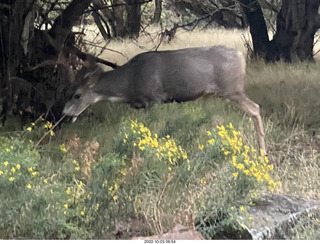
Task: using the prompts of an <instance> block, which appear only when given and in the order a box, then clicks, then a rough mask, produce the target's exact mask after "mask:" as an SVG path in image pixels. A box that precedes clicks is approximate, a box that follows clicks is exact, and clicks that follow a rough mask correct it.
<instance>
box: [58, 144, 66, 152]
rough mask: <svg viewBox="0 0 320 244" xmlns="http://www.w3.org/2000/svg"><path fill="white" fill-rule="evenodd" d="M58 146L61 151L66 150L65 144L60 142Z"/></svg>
mask: <svg viewBox="0 0 320 244" xmlns="http://www.w3.org/2000/svg"><path fill="white" fill-rule="evenodd" d="M59 147H60V150H61V151H62V152H67V149H66V146H65V145H64V144H61V145H60V146H59Z"/></svg>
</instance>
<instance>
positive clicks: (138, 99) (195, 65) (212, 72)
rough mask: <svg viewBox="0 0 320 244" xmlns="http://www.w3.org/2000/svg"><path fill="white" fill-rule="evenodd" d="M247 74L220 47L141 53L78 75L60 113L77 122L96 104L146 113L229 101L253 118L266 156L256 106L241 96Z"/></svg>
mask: <svg viewBox="0 0 320 244" xmlns="http://www.w3.org/2000/svg"><path fill="white" fill-rule="evenodd" d="M245 68H246V62H245V59H244V57H243V55H242V54H241V53H240V52H239V51H237V50H235V49H231V48H227V47H224V46H213V47H203V48H189V49H181V50H175V51H158V52H147V53H142V54H139V55H137V56H135V57H134V58H132V59H131V60H130V61H129V62H128V63H126V64H124V65H123V66H121V67H119V68H118V69H116V70H113V71H108V72H104V71H103V70H102V69H101V68H100V67H99V66H98V65H93V66H92V67H89V68H83V69H82V70H80V71H79V73H78V74H77V76H76V79H77V80H79V81H80V85H79V87H78V89H77V90H76V92H75V94H74V96H73V97H72V99H71V100H70V101H68V102H67V103H66V105H65V108H64V110H63V113H64V114H66V115H69V116H73V117H75V118H76V117H77V116H78V115H79V114H80V113H81V112H82V111H83V110H85V109H86V108H87V107H88V106H89V105H91V104H93V103H95V102H98V101H100V100H109V101H111V102H123V103H129V104H131V106H133V107H135V108H147V107H150V106H152V105H153V104H155V103H159V102H172V101H177V102H184V101H189V100H194V99H196V98H198V97H201V96H204V95H206V96H207V95H210V94H212V95H216V96H219V97H222V98H227V99H230V100H231V101H232V102H233V103H234V104H235V105H236V106H237V107H238V108H240V109H241V110H243V111H245V112H246V113H247V114H248V115H249V116H250V117H252V119H253V121H254V124H255V129H256V130H257V134H258V143H259V147H260V149H261V150H262V151H264V152H266V149H265V142H264V131H263V124H262V120H261V117H260V112H259V106H258V105H257V104H255V103H254V102H253V101H251V100H250V99H249V98H247V97H246V95H245V93H244V76H245Z"/></svg>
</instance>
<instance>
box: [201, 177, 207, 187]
mask: <svg viewBox="0 0 320 244" xmlns="http://www.w3.org/2000/svg"><path fill="white" fill-rule="evenodd" d="M206 184H207V182H206V178H205V177H203V178H201V179H200V186H205V185H206Z"/></svg>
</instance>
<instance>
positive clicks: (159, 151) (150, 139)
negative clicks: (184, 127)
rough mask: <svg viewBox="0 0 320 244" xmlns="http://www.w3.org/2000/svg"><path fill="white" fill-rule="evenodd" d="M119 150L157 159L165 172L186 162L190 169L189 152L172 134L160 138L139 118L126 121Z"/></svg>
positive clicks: (120, 136)
mask: <svg viewBox="0 0 320 244" xmlns="http://www.w3.org/2000/svg"><path fill="white" fill-rule="evenodd" d="M117 150H118V151H120V152H121V153H125V154H127V153H129V154H132V152H135V153H136V155H139V156H140V157H143V158H145V159H147V160H146V163H147V162H148V161H156V162H157V164H158V165H159V166H163V167H164V172H167V171H172V170H173V168H174V167H176V166H178V165H181V164H184V165H185V167H186V168H187V169H188V170H190V160H189V159H188V155H187V152H186V151H185V150H184V149H183V148H182V147H181V146H179V145H177V143H176V142H175V140H173V139H172V138H170V135H166V136H165V137H162V138H159V137H158V135H157V134H156V133H155V134H152V133H151V131H150V129H149V128H148V127H146V126H145V125H144V124H142V123H139V122H138V121H137V120H130V121H126V122H125V123H124V124H123V127H122V130H121V132H120V134H119V139H118V149H117ZM127 156H129V157H130V156H132V155H127Z"/></svg>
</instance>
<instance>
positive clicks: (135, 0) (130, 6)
mask: <svg viewBox="0 0 320 244" xmlns="http://www.w3.org/2000/svg"><path fill="white" fill-rule="evenodd" d="M125 1H126V4H127V5H126V9H127V22H126V27H127V32H128V35H129V37H130V38H136V37H138V36H139V32H140V24H141V3H140V0H125Z"/></svg>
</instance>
